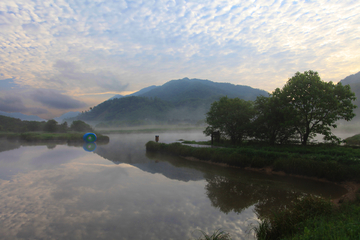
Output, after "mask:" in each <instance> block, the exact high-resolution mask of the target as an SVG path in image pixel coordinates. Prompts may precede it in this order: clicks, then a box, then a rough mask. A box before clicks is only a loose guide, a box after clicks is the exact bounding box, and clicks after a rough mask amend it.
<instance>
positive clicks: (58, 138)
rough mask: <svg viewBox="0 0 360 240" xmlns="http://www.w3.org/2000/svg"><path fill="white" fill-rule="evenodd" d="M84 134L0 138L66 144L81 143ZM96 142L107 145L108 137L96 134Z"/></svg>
mask: <svg viewBox="0 0 360 240" xmlns="http://www.w3.org/2000/svg"><path fill="white" fill-rule="evenodd" d="M84 134H85V133H84V132H68V133H48V132H24V133H11V132H7V133H4V132H3V133H0V137H4V138H7V139H8V140H21V141H27V142H41V141H68V142H81V143H83V142H84V140H83V136H84ZM96 136H97V140H96V142H101V143H108V142H109V140H110V139H109V137H108V136H105V135H102V134H98V133H97V134H96Z"/></svg>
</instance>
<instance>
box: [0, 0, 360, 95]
mask: <svg viewBox="0 0 360 240" xmlns="http://www.w3.org/2000/svg"><path fill="white" fill-rule="evenodd" d="M359 11H360V2H358V1H348V2H345V1H338V2H333V1H325V0H320V1H295V2H294V1H291V2H286V1H265V0H255V1H247V2H244V1H242V2H241V3H239V1H235V0H229V1H223V0H207V1H203V0H200V1H195V0H188V1H185V0H181V1H164V0H154V1H125V0H122V1H112V0H110V1H101V0H99V1H91V2H86V3H82V2H73V1H67V0H63V1H60V2H59V1H53V0H49V1H46V2H31V1H27V2H26V1H25V2H22V1H20V0H15V1H13V0H4V1H2V4H1V5H0V74H2V76H4V77H5V78H13V77H16V81H17V83H18V84H21V85H29V86H32V87H34V88H49V89H57V90H59V91H61V92H66V93H67V94H69V95H74V94H81V93H91V92H94V93H99V92H102V91H108V90H113V91H124V90H129V91H134V90H139V89H141V88H144V87H147V86H150V85H154V84H155V85H160V84H163V83H165V82H166V81H168V80H170V79H179V78H182V77H183V76H189V77H190V78H195V77H196V78H202V79H210V80H214V81H223V82H230V83H234V84H244V85H249V86H252V87H257V88H261V89H265V90H268V91H272V90H273V89H275V88H276V87H281V86H282V84H284V82H285V81H286V80H287V79H288V78H289V77H291V76H292V75H293V74H294V73H295V72H297V71H304V70H309V69H313V70H316V71H318V72H319V73H320V75H321V76H322V77H323V78H324V79H325V80H332V81H334V82H336V81H338V80H340V79H342V78H343V77H345V76H348V75H350V74H353V73H355V72H357V71H360V66H359V64H358V62H360V53H358V46H359V45H360V39H359V37H358V36H359V35H360V28H359V26H360V15H359V14H358V12H359Z"/></svg>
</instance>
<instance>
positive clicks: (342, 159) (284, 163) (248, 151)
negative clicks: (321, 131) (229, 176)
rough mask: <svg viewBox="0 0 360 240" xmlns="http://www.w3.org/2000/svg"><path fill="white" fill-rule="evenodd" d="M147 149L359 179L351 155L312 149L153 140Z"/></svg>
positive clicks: (357, 165)
mask: <svg viewBox="0 0 360 240" xmlns="http://www.w3.org/2000/svg"><path fill="white" fill-rule="evenodd" d="M289 149H291V147H289V148H288V150H289ZM146 150H147V151H155V152H164V153H168V154H174V155H179V156H184V157H188V156H191V157H195V158H197V159H200V160H204V161H210V162H214V163H224V164H228V165H230V166H235V167H241V168H244V167H252V168H264V167H272V168H273V169H274V170H275V171H284V172H285V173H289V174H298V175H304V176H309V177H318V178H325V179H328V180H330V181H345V180H355V181H360V163H359V161H358V160H357V159H355V158H354V157H353V158H354V159H353V160H351V156H347V155H345V156H341V155H339V156H337V158H336V157H334V156H332V157H331V156H329V155H325V154H323V155H321V154H314V152H312V153H313V154H311V153H307V154H299V153H298V152H296V151H295V152H291V151H276V147H272V148H268V149H266V148H264V149H263V148H261V149H255V148H252V147H249V146H247V147H240V148H196V147H190V146H186V145H182V144H181V143H172V144H164V143H156V142H153V141H150V142H148V143H147V144H146ZM320 150H321V149H320ZM312 151H313V150H312ZM348 158H349V159H348Z"/></svg>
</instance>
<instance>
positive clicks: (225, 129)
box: [204, 97, 254, 143]
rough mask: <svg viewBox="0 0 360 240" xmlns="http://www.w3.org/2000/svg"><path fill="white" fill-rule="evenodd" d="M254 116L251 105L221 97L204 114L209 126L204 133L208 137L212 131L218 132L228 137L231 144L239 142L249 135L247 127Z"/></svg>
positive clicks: (239, 100)
mask: <svg viewBox="0 0 360 240" xmlns="http://www.w3.org/2000/svg"><path fill="white" fill-rule="evenodd" d="M253 116H254V108H253V103H252V102H251V101H245V100H243V99H239V98H232V99H231V98H228V97H222V98H220V100H219V101H215V102H214V103H213V104H211V107H210V111H209V112H208V113H207V114H206V122H207V123H208V124H209V126H208V127H207V128H206V129H205V131H204V133H205V134H206V135H207V136H208V135H210V134H211V133H212V132H214V131H220V133H222V134H223V135H225V136H228V137H230V139H231V141H232V142H233V143H236V142H241V141H242V140H243V138H244V137H246V136H247V135H249V125H250V122H251V119H252V117H253Z"/></svg>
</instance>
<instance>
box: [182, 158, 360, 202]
mask: <svg viewBox="0 0 360 240" xmlns="http://www.w3.org/2000/svg"><path fill="white" fill-rule="evenodd" d="M180 157H181V158H184V159H186V160H189V161H194V162H203V163H207V164H212V165H218V166H222V167H230V168H238V169H244V170H247V171H253V172H260V173H265V174H268V175H278V176H289V177H296V178H303V179H309V180H314V181H319V182H326V183H332V184H335V185H338V186H341V187H343V188H345V189H346V190H347V193H345V194H343V195H342V196H340V197H338V198H334V199H331V202H332V203H334V204H335V205H337V206H338V205H340V204H341V203H343V202H349V201H354V200H355V199H356V194H357V192H358V191H359V190H360V183H359V182H355V181H344V182H333V181H329V180H327V179H324V178H317V177H309V176H303V175H298V174H291V173H285V172H283V171H274V170H273V168H272V167H265V168H252V167H245V168H241V167H236V166H231V165H229V164H225V163H216V162H212V161H205V160H200V159H197V158H195V157H184V156H180Z"/></svg>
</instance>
